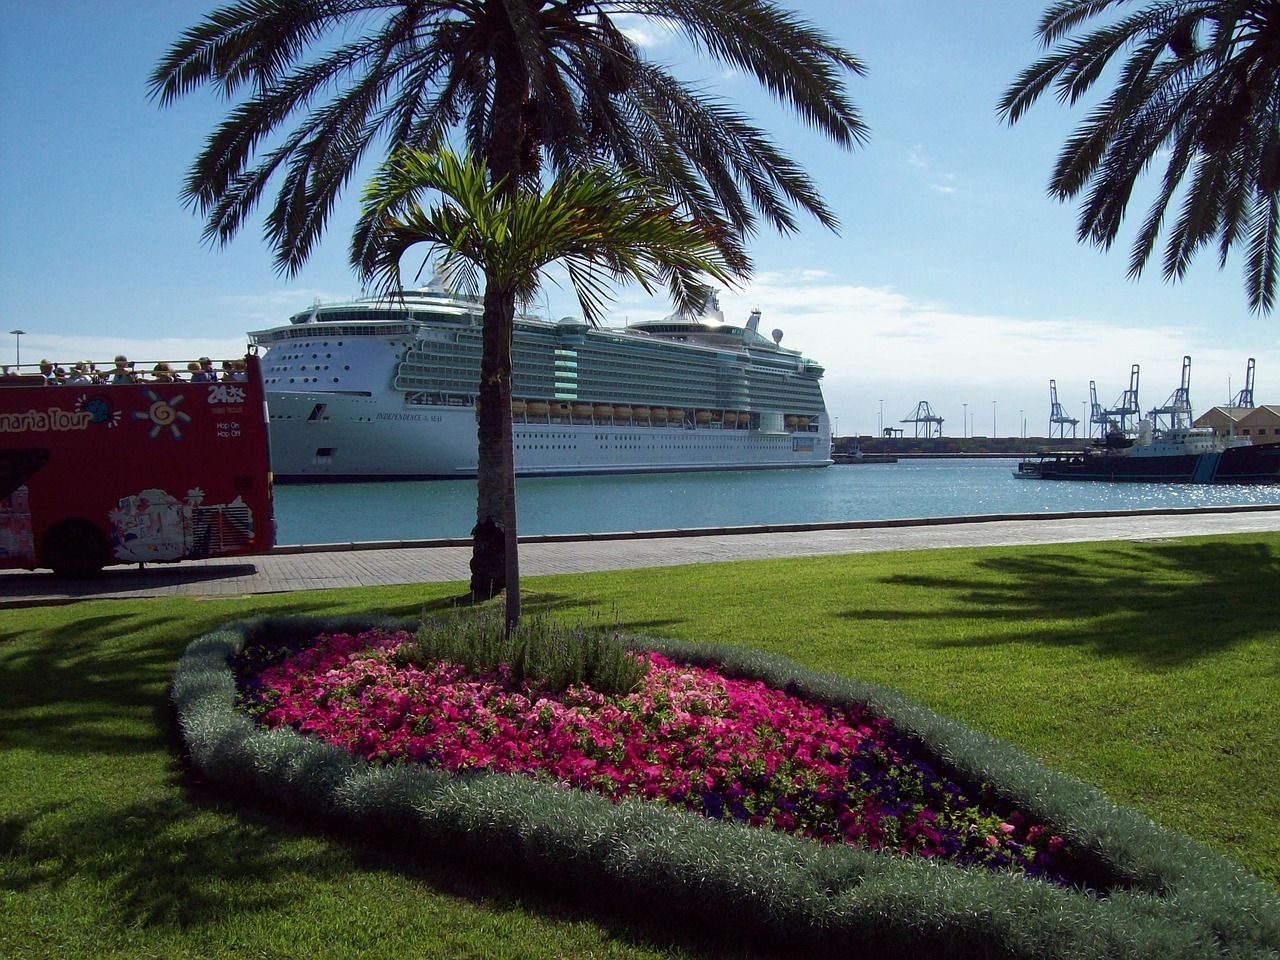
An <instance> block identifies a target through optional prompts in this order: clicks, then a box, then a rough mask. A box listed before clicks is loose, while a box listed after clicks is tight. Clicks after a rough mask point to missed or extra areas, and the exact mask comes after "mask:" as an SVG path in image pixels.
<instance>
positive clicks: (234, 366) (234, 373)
mask: <svg viewBox="0 0 1280 960" xmlns="http://www.w3.org/2000/svg"><path fill="white" fill-rule="evenodd" d="M231 379H232V380H234V381H236V382H237V383H244V382H245V381H246V380H248V379H249V371H248V370H246V369H245V365H244V361H243V360H232V361H231Z"/></svg>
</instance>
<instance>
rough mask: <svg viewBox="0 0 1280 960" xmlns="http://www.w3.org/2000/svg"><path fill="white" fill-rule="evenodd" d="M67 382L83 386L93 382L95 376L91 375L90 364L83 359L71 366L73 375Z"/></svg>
mask: <svg viewBox="0 0 1280 960" xmlns="http://www.w3.org/2000/svg"><path fill="white" fill-rule="evenodd" d="M67 383H68V384H72V385H75V386H82V385H85V384H90V383H93V378H92V377H90V376H89V365H88V364H87V363H84V362H83V361H81V362H80V363H77V364H76V365H75V366H73V367H72V368H71V376H70V377H68V378H67Z"/></svg>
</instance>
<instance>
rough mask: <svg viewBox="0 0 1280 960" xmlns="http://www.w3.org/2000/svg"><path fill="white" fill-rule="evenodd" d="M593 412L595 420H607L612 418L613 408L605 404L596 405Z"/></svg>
mask: <svg viewBox="0 0 1280 960" xmlns="http://www.w3.org/2000/svg"><path fill="white" fill-rule="evenodd" d="M595 412H596V419H597V420H608V419H609V418H610V417H612V416H613V407H611V406H610V405H609V404H607V403H597V404H596V411H595Z"/></svg>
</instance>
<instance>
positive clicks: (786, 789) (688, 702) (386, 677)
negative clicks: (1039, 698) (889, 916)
mask: <svg viewBox="0 0 1280 960" xmlns="http://www.w3.org/2000/svg"><path fill="white" fill-rule="evenodd" d="M410 640H412V636H411V635H410V634H408V633H388V632H384V631H378V630H374V631H368V632H366V633H361V634H358V635H349V634H336V635H324V636H321V637H318V638H317V639H316V642H315V644H314V646H310V647H307V648H305V649H302V650H299V651H296V652H294V653H292V654H289V655H287V656H285V657H283V658H282V659H280V660H279V661H278V662H275V663H272V664H270V665H268V666H265V667H262V668H260V669H256V668H254V667H253V666H252V664H251V661H250V659H249V658H248V656H247V655H242V657H241V658H240V660H239V661H238V662H237V663H236V665H235V666H236V673H237V678H238V682H239V684H240V690H241V695H240V699H239V704H240V706H241V708H242V709H244V710H246V711H247V712H249V713H250V714H251V715H252V716H254V717H255V718H256V719H257V721H258V722H259V723H261V724H263V725H265V726H268V727H280V726H290V727H293V728H294V729H296V730H298V731H300V732H304V733H306V734H308V735H310V736H314V737H317V738H319V739H322V740H326V741H329V742H331V743H335V744H338V745H340V746H343V747H345V748H346V749H348V750H351V751H352V752H353V753H355V754H357V755H359V756H361V757H363V758H365V759H366V760H369V761H371V762H375V763H419V764H424V765H427V766H430V767H433V768H438V769H442V770H446V771H450V772H457V771H462V770H491V771H494V772H498V773H511V774H522V775H526V776H533V777H537V778H539V779H543V780H546V781H549V782H552V783H556V784H559V785H562V786H564V787H568V788H577V789H584V790H591V791H594V792H596V793H599V794H602V795H603V796H605V797H608V798H609V799H611V800H614V801H616V800H619V799H622V798H624V797H645V798H649V799H653V800H661V801H664V802H666V803H670V804H674V805H676V806H679V807H683V808H685V809H687V810H690V811H693V812H696V813H699V814H702V815H703V816H707V817H711V818H714V819H725V820H728V819H733V820H741V821H743V822H745V823H748V824H751V825H753V826H758V827H764V828H769V829H774V830H781V831H785V832H787V833H791V834H795V835H797V836H802V837H808V838H810V839H813V840H815V841H817V842H819V843H851V844H857V845H860V846H864V847H867V848H872V849H882V848H884V849H889V850H892V851H896V852H897V853H899V854H903V855H907V854H913V855H917V856H924V857H942V858H947V859H949V860H951V861H953V862H956V863H959V864H972V865H981V866H985V867H991V868H1006V869H1013V870H1017V871H1021V872H1023V873H1025V874H1027V875H1030V876H1039V877H1045V878H1048V879H1050V880H1054V881H1057V882H1062V883H1069V882H1070V877H1069V874H1068V870H1069V864H1070V863H1071V862H1072V860H1073V857H1072V852H1071V850H1070V848H1069V845H1068V844H1066V842H1065V841H1064V840H1063V838H1061V837H1060V836H1057V835H1055V834H1054V833H1053V832H1052V831H1051V830H1049V829H1048V828H1047V827H1046V826H1045V825H1044V824H1039V823H1034V822H1032V821H1031V820H1030V818H1028V817H1026V816H1025V815H1024V814H1022V813H1021V812H1019V811H1017V810H1012V809H1005V808H999V807H998V805H996V804H994V803H992V802H989V801H988V798H987V797H986V796H985V794H987V793H989V792H990V791H989V788H987V787H985V786H983V787H979V788H978V789H969V788H966V787H965V786H963V785H961V784H958V783H956V782H954V781H952V780H951V779H949V778H948V777H946V776H944V775H943V774H941V773H940V772H939V771H938V770H937V769H936V764H935V763H934V761H933V760H932V759H931V758H929V757H928V756H927V755H926V754H925V753H924V752H923V751H922V750H921V749H920V748H919V747H918V746H916V745H915V744H913V743H911V742H909V741H908V740H907V738H905V737H904V736H902V735H901V734H900V733H898V732H897V731H896V730H895V729H894V728H893V726H892V725H891V724H890V723H889V721H887V720H886V719H884V718H882V717H878V716H875V715H873V714H871V713H869V712H868V711H867V710H865V709H863V708H860V707H850V708H833V707H830V706H823V705H820V704H815V703H809V702H806V701H804V700H801V699H799V698H798V697H794V696H791V695H789V694H787V693H785V692H783V691H779V690H774V689H771V688H769V687H767V686H765V684H763V683H761V682H758V681H749V680H734V679H729V678H726V677H724V676H721V675H720V674H718V673H716V672H715V671H714V670H710V669H706V668H701V667H693V666H690V665H688V664H680V663H676V662H673V661H671V660H670V659H668V658H666V657H664V656H661V655H659V654H656V653H648V654H645V655H644V656H646V657H648V659H649V662H650V669H649V672H648V674H647V676H646V677H645V679H644V680H643V682H642V684H641V686H640V688H639V689H638V690H637V691H636V692H634V693H632V694H628V695H625V696H610V697H605V696H602V695H601V694H599V693H598V692H596V691H593V690H591V689H589V688H586V687H570V688H569V689H568V690H566V691H564V692H563V693H560V694H556V695H551V694H549V693H547V692H546V691H540V690H537V689H534V688H532V687H531V686H530V685H529V684H528V683H527V682H526V683H523V684H515V683H512V682H510V678H509V677H508V675H507V673H506V671H505V670H498V671H492V672H486V673H480V674H467V673H466V672H465V671H464V670H463V668H461V667H459V666H457V665H454V664H436V665H434V666H433V667H431V668H430V669H426V670H423V669H419V668H417V667H413V666H402V665H400V664H399V663H398V661H397V660H396V658H394V657H393V656H392V655H393V654H394V653H395V651H396V650H397V649H398V648H399V647H401V646H402V645H404V644H406V643H408V642H409V641H410Z"/></svg>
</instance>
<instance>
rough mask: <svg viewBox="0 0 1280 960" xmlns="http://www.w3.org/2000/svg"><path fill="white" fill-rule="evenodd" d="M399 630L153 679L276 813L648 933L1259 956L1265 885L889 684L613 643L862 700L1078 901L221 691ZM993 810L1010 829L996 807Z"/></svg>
mask: <svg viewBox="0 0 1280 960" xmlns="http://www.w3.org/2000/svg"><path fill="white" fill-rule="evenodd" d="M405 626H407V624H405V623H404V622H403V621H399V622H397V621H391V620H387V619H374V618H370V617H359V618H335V617H316V618H308V617H267V618H259V619H254V620H247V621H239V622H236V623H232V624H228V625H226V626H224V627H220V628H218V629H215V630H212V631H210V632H209V633H206V634H204V635H203V636H201V637H199V638H197V639H196V640H193V641H192V643H191V644H190V645H189V646H188V648H187V651H186V653H185V654H184V656H183V658H182V660H181V661H180V663H179V665H178V668H177V670H176V671H175V673H174V677H173V684H172V695H173V702H174V706H175V710H176V714H177V718H178V723H179V726H180V728H181V732H182V740H183V743H184V745H185V748H186V751H187V752H188V756H189V760H190V763H191V765H192V767H193V769H194V770H195V771H197V772H198V773H199V775H200V777H201V779H202V780H203V781H205V782H207V783H210V784H216V785H219V786H220V787H221V788H223V789H224V790H226V791H229V792H231V793H233V794H235V795H237V796H239V797H242V798H244V799H246V800H248V801H250V802H253V803H255V804H260V803H263V802H266V803H267V804H269V805H270V806H271V808H272V809H274V810H275V811H277V812H279V813H282V814H284V815H286V816H289V817H294V818H298V819H301V820H305V821H307V822H309V823H321V824H328V825H332V826H333V827H335V828H337V829H339V830H341V831H342V833H343V835H344V836H347V837H351V836H359V837H364V838H367V839H369V840H371V841H373V842H386V841H390V842H394V844H395V845H396V849H398V850H400V851H402V852H403V853H404V855H405V856H406V857H409V858H412V857H415V856H417V855H419V854H420V853H426V854H429V855H444V856H447V857H449V858H450V860H451V862H456V863H459V864H465V865H469V866H470V867H471V868H473V869H475V870H476V871H478V872H479V873H481V874H484V873H490V872H497V873H500V874H501V875H503V876H506V877H511V878H518V879H520V880H522V881H528V882H531V883H534V884H536V885H537V887H538V889H539V890H542V891H545V892H547V893H549V894H551V895H553V896H556V897H560V898H567V899H569V900H571V901H574V902H577V903H579V904H582V905H584V906H587V907H588V908H595V907H598V908H599V909H600V910H602V911H604V912H605V913H606V914H607V915H616V914H617V912H618V911H622V912H624V913H627V914H632V913H634V914H636V915H637V916H651V917H660V918H661V920H662V923H663V924H664V926H665V925H666V924H667V923H669V922H671V921H672V920H676V919H680V920H683V921H685V922H688V923H690V924H692V925H694V926H695V927H696V928H697V929H699V930H702V931H711V930H714V931H716V932H717V933H718V935H720V936H722V937H724V938H725V942H726V945H728V944H736V945H738V946H739V948H741V949H747V950H750V949H752V948H755V947H763V948H765V949H768V948H769V947H771V946H772V947H780V948H783V949H785V950H787V951H791V952H794V953H795V954H796V955H803V956H809V957H815V958H817V957H832V958H835V957H847V956H851V955H859V956H860V955H867V956H876V957H883V958H899V957H900V958H904V960H907V958H916V957H920V956H929V957H938V958H941V957H955V958H978V957H990V956H1001V957H1009V958H1022V960H1046V958H1051V957H1052V958H1063V960H1096V958H1098V957H1114V958H1132V960H1169V958H1171V957H1179V958H1197V960H1198V958H1205V960H1209V958H1214V960H1219V958H1221V957H1224V956H1230V957H1234V958H1239V960H1244V958H1257V960H1275V958H1276V957H1277V956H1280V900H1277V898H1276V895H1275V892H1274V891H1273V890H1271V889H1269V888H1268V887H1266V885H1264V884H1262V883H1260V882H1259V881H1258V880H1257V879H1256V878H1254V877H1251V876H1249V875H1248V874H1247V873H1246V872H1244V871H1243V870H1241V869H1240V868H1239V867H1238V866H1236V865H1235V864H1233V863H1231V862H1230V861H1229V860H1227V859H1226V858H1224V857H1222V856H1219V855H1218V854H1215V853H1213V852H1211V851H1209V850H1207V849H1205V848H1204V847H1203V846H1201V845H1200V844H1197V843H1195V842H1194V841H1192V840H1191V839H1190V838H1188V837H1186V836H1184V835H1182V834H1178V833H1175V832H1173V831H1169V830H1165V829H1163V828H1161V827H1159V826H1158V825H1156V824H1154V823H1152V822H1151V821H1150V820H1149V819H1147V818H1146V817H1143V816H1141V815H1140V814H1138V813H1137V812H1135V811H1134V810H1132V809H1131V808H1128V807H1125V806H1122V805H1119V804H1115V803H1113V802H1111V801H1109V800H1108V799H1107V798H1106V797H1104V796H1102V795H1101V794H1100V793H1099V792H1098V791H1097V790H1095V789H1093V788H1092V787H1089V786H1088V785H1087V784H1084V783H1081V782H1080V781H1079V780H1075V779H1073V778H1071V777H1067V776H1064V775H1062V774H1059V773H1056V772H1054V771H1052V770H1049V769H1048V768H1046V767H1044V766H1043V765H1041V764H1039V763H1037V762H1036V761H1035V760H1034V759H1032V758H1030V757H1028V756H1027V755H1026V754H1024V753H1022V752H1021V751H1019V750H1017V749H1016V748H1014V747H1012V746H1011V745H1010V744H1007V743H1003V742H1001V741H999V740H995V739H993V738H991V737H989V736H987V735H985V734H982V733H980V732H978V731H975V730H973V729H972V728H969V727H967V726H965V725H964V724H961V723H958V722H957V721H955V720H951V719H949V718H947V717H943V716H941V715H939V714H936V713H934V712H932V711H930V710H928V709H927V708H926V707H924V706H922V705H921V704H919V703H917V702H915V701H913V700H911V699H910V698H908V697H905V696H903V695H902V694H900V693H898V692H896V691H894V690H891V689H889V688H885V687H881V686H877V685H875V684H867V683H861V682H858V681H854V680H851V679H849V678H847V677H840V676H836V675H833V674H829V673H818V672H815V671H810V670H806V669H804V668H802V667H800V666H798V665H796V664H794V663H791V662H789V661H786V660H784V659H782V658H778V657H773V656H769V655H767V654H763V653H760V652H758V651H752V650H747V649H743V648H737V647H712V646H708V645H701V644H690V643H681V642H677V641H671V640H661V639H656V638H651V637H635V638H632V639H633V642H634V645H635V646H636V648H637V649H638V648H643V649H647V650H656V651H658V652H659V653H661V654H662V655H663V656H664V657H666V658H668V659H670V660H673V661H677V662H680V663H686V664H689V665H690V666H691V667H710V668H713V669H714V671H715V672H716V673H718V674H719V675H720V676H722V677H724V678H726V679H733V680H748V681H761V682H763V683H764V684H765V685H766V686H767V687H769V688H771V689H773V690H785V691H787V692H788V693H791V694H793V695H795V696H797V697H798V698H800V699H802V700H805V701H807V702H809V703H810V704H814V705H818V706H820V707H824V708H831V709H832V710H833V711H836V712H838V711H841V710H845V709H848V708H852V707H855V706H857V705H860V704H865V705H867V707H868V708H869V712H870V713H871V714H873V715H874V716H876V717H883V718H885V719H886V720H888V721H889V722H890V723H891V724H892V727H893V728H894V729H896V730H898V731H901V732H902V735H903V736H904V737H905V738H906V740H907V742H908V743H911V744H916V743H920V744H924V745H925V746H926V748H927V751H928V753H929V755H931V756H936V757H940V758H943V761H944V762H943V767H944V768H945V769H946V770H949V771H954V772H955V774H956V779H957V782H959V783H988V784H991V785H992V790H993V792H994V795H995V797H996V798H998V805H999V804H1007V805H1008V808H1009V809H1020V810H1024V811H1026V812H1027V813H1028V815H1029V816H1030V817H1031V818H1032V819H1033V820H1034V821H1035V822H1039V823H1044V824H1050V825H1052V827H1053V832H1054V833H1056V834H1058V835H1061V836H1063V837H1065V838H1067V839H1068V841H1069V844H1070V846H1071V847H1072V848H1073V849H1075V850H1077V851H1079V852H1080V856H1081V859H1080V861H1079V862H1078V864H1077V866H1083V867H1084V868H1085V869H1086V870H1088V869H1097V870H1098V871H1099V872H1098V873H1096V874H1094V875H1093V876H1092V878H1091V881H1090V882H1089V884H1088V885H1089V886H1090V887H1092V888H1093V889H1095V890H1099V891H1106V890H1109V891H1110V892H1109V893H1108V894H1107V895H1105V896H1091V895H1088V894H1086V893H1084V892H1082V891H1081V890H1079V889H1078V888H1069V887H1064V886H1062V885H1060V884H1053V883H1041V882H1028V881H1027V880H1026V879H1024V878H1023V877H1022V876H1020V875H1018V874H1017V873H1015V872H1014V871H1011V870H984V869H972V868H966V867H957V866H953V865H952V864H951V862H950V861H949V860H947V859H944V858H941V857H921V856H898V855H892V854H888V853H886V852H885V850H884V849H883V848H882V849H879V850H871V849H868V848H866V847H863V846H856V845H853V844H848V843H816V842H813V841H812V840H807V839H803V838H799V837H795V836H792V835H789V834H786V833H783V832H780V831H776V830H762V829H752V828H750V827H748V826H746V825H745V824H743V823H742V822H740V821H736V820H731V819H722V820H712V819H709V818H707V817H698V816H689V815H688V814H686V813H684V812H682V811H681V810H679V809H678V808H673V807H672V806H671V805H669V804H664V803H654V802H652V801H648V800H645V799H643V798H635V799H623V800H619V801H613V800H610V799H607V798H605V797H603V796H600V795H598V794H596V793H594V792H591V791H588V790H572V789H564V788H562V787H561V786H559V784H558V782H555V781H553V780H552V778H551V776H550V775H545V776H543V777H540V778H535V777H532V776H511V775H509V774H499V773H490V772H486V771H484V770H472V771H471V772H467V773H462V774H451V773H448V772H446V771H444V770H443V769H430V768H428V767H427V766H426V765H425V764H422V763H407V762H406V763H398V762H391V763H387V762H369V761H367V760H365V759H363V758H362V757H360V756H358V755H356V754H355V753H353V752H352V751H351V750H350V749H348V748H347V747H345V746H338V745H336V744H334V743H329V742H325V741H322V740H320V739H318V738H316V737H314V736H311V735H309V734H303V733H300V732H298V731H296V730H294V729H292V728H291V727H290V726H288V725H282V726H279V727H276V728H274V729H269V728H267V727H265V726H263V725H261V724H259V723H258V722H256V721H255V720H254V719H252V718H251V717H250V716H249V715H248V714H246V713H245V712H244V711H243V710H241V709H238V708H237V706H236V702H237V700H240V699H242V698H243V694H244V691H242V690H238V689H237V684H236V678H235V676H234V675H233V671H232V669H231V667H230V663H231V662H236V663H240V664H247V663H249V662H252V663H258V664H262V663H265V662H267V661H270V660H272V659H274V658H277V657H279V656H281V655H282V652H296V651H298V650H300V649H301V648H303V647H305V646H308V645H311V644H313V642H314V638H315V637H316V636H317V635H319V634H321V633H329V634H336V633H352V634H358V633H361V632H363V631H366V630H369V629H372V628H375V627H376V628H379V629H385V630H391V631H394V630H397V629H402V628H404V627H405ZM689 712H690V713H691V714H692V715H693V716H698V714H696V713H694V712H693V711H689ZM402 725H403V724H402ZM1003 822H1006V823H1010V824H1011V825H1014V826H1015V829H1016V828H1017V825H1016V824H1013V821H1012V818H1011V817H1009V818H1006V819H1004V821H1003Z"/></svg>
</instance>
